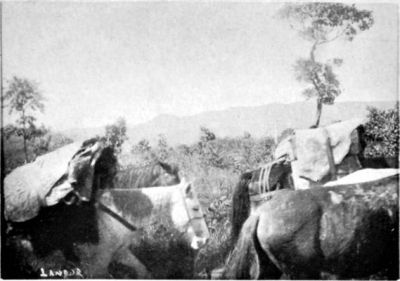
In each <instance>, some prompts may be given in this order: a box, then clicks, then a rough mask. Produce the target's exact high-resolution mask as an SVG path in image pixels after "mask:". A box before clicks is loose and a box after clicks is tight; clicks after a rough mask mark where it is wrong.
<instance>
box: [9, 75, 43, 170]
mask: <svg viewBox="0 0 400 281" xmlns="http://www.w3.org/2000/svg"><path fill="white" fill-rule="evenodd" d="M3 101H4V105H5V106H6V107H8V108H9V114H10V115H13V114H16V115H17V119H16V121H15V124H13V125H8V126H6V128H5V131H6V133H7V134H6V137H9V136H11V135H14V134H15V135H17V136H20V137H22V139H23V145H24V154H25V161H26V162H29V158H28V141H30V140H32V139H34V138H36V137H40V136H43V135H44V134H45V133H46V132H47V130H46V129H45V128H44V126H41V127H38V126H37V125H36V117H35V115H36V113H37V112H43V111H44V98H43V95H42V94H41V93H40V91H39V90H38V87H37V85H36V83H35V82H33V81H29V80H28V79H24V78H18V77H15V76H14V77H13V78H12V79H11V80H10V81H8V89H7V91H6V92H5V94H4V97H3Z"/></svg>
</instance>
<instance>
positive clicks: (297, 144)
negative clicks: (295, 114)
mask: <svg viewBox="0 0 400 281" xmlns="http://www.w3.org/2000/svg"><path fill="white" fill-rule="evenodd" d="M363 122H364V120H363V119H362V118H354V119H351V120H347V121H343V122H338V123H334V124H332V125H329V126H326V127H322V128H316V129H304V130H295V134H294V136H292V137H291V138H293V139H292V140H290V138H287V139H285V140H283V141H282V143H280V144H279V146H278V147H277V149H276V151H275V159H279V158H280V157H288V158H289V159H290V160H291V161H292V169H293V170H296V171H294V172H295V173H296V174H297V175H298V176H299V177H302V178H307V179H310V180H312V181H315V182H318V181H320V180H321V179H322V178H323V177H324V176H326V175H327V174H328V173H329V160H328V154H327V149H328V147H327V137H329V139H330V146H331V148H330V149H332V154H333V160H334V163H335V165H339V164H340V163H342V161H343V159H344V158H345V157H346V155H348V154H349V152H350V147H351V144H352V137H351V134H352V132H353V131H354V130H355V129H356V128H357V127H358V126H360V125H361V124H363Z"/></svg>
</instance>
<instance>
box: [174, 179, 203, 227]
mask: <svg viewBox="0 0 400 281" xmlns="http://www.w3.org/2000/svg"><path fill="white" fill-rule="evenodd" d="M188 185H190V183H189V184H188ZM179 192H180V193H181V196H182V200H183V205H184V207H185V211H186V214H187V217H188V221H187V222H186V224H185V226H186V227H187V228H188V227H189V224H191V222H192V221H194V220H200V219H201V220H203V219H204V218H205V214H201V215H198V216H191V215H190V212H189V208H188V206H187V203H186V196H185V194H184V193H183V191H182V189H181V188H179ZM200 213H202V212H201V210H200ZM187 228H186V229H187ZM184 233H185V232H183V233H182V235H183V234H184Z"/></svg>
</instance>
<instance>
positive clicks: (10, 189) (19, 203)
mask: <svg viewBox="0 0 400 281" xmlns="http://www.w3.org/2000/svg"><path fill="white" fill-rule="evenodd" d="M80 147H81V143H80V142H75V143H72V144H69V145H66V146H64V147H62V148H60V149H58V150H55V151H53V152H50V153H47V154H45V155H42V156H40V157H38V158H37V159H36V160H35V161H34V162H32V163H28V164H26V165H24V166H21V167H18V168H16V169H15V170H14V171H12V172H11V173H10V174H9V175H7V176H6V178H5V179H4V199H5V210H4V213H5V218H6V220H10V221H15V222H22V221H26V220H29V219H31V218H33V217H35V216H36V215H37V213H38V212H39V210H40V207H41V206H44V205H46V202H45V198H46V196H47V195H48V194H49V193H50V191H51V189H52V188H53V187H54V185H55V184H56V183H57V182H58V181H59V180H60V179H61V178H62V177H63V176H64V175H65V174H66V173H67V170H68V163H69V161H70V160H71V159H72V157H73V156H74V154H75V153H76V152H77V151H78V150H79V149H80ZM66 189H68V187H67V188H66ZM64 190H65V189H64ZM64 193H65V192H62V193H60V194H59V195H58V196H61V197H62V196H65V194H64Z"/></svg>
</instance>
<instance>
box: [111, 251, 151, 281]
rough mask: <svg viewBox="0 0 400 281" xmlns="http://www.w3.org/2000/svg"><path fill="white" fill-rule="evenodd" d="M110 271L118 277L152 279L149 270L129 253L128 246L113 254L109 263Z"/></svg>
mask: <svg viewBox="0 0 400 281" xmlns="http://www.w3.org/2000/svg"><path fill="white" fill-rule="evenodd" d="M110 273H111V274H112V275H113V277H114V278H118V279H126V278H130V279H132V278H134V279H152V276H151V273H150V272H149V270H148V269H147V268H146V266H145V265H144V264H143V263H142V262H141V261H140V260H139V259H138V258H136V257H135V256H134V255H133V254H132V253H131V251H130V250H129V247H124V248H122V249H120V250H119V251H118V252H117V253H116V254H115V255H114V257H113V259H112V262H111V264H110Z"/></svg>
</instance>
